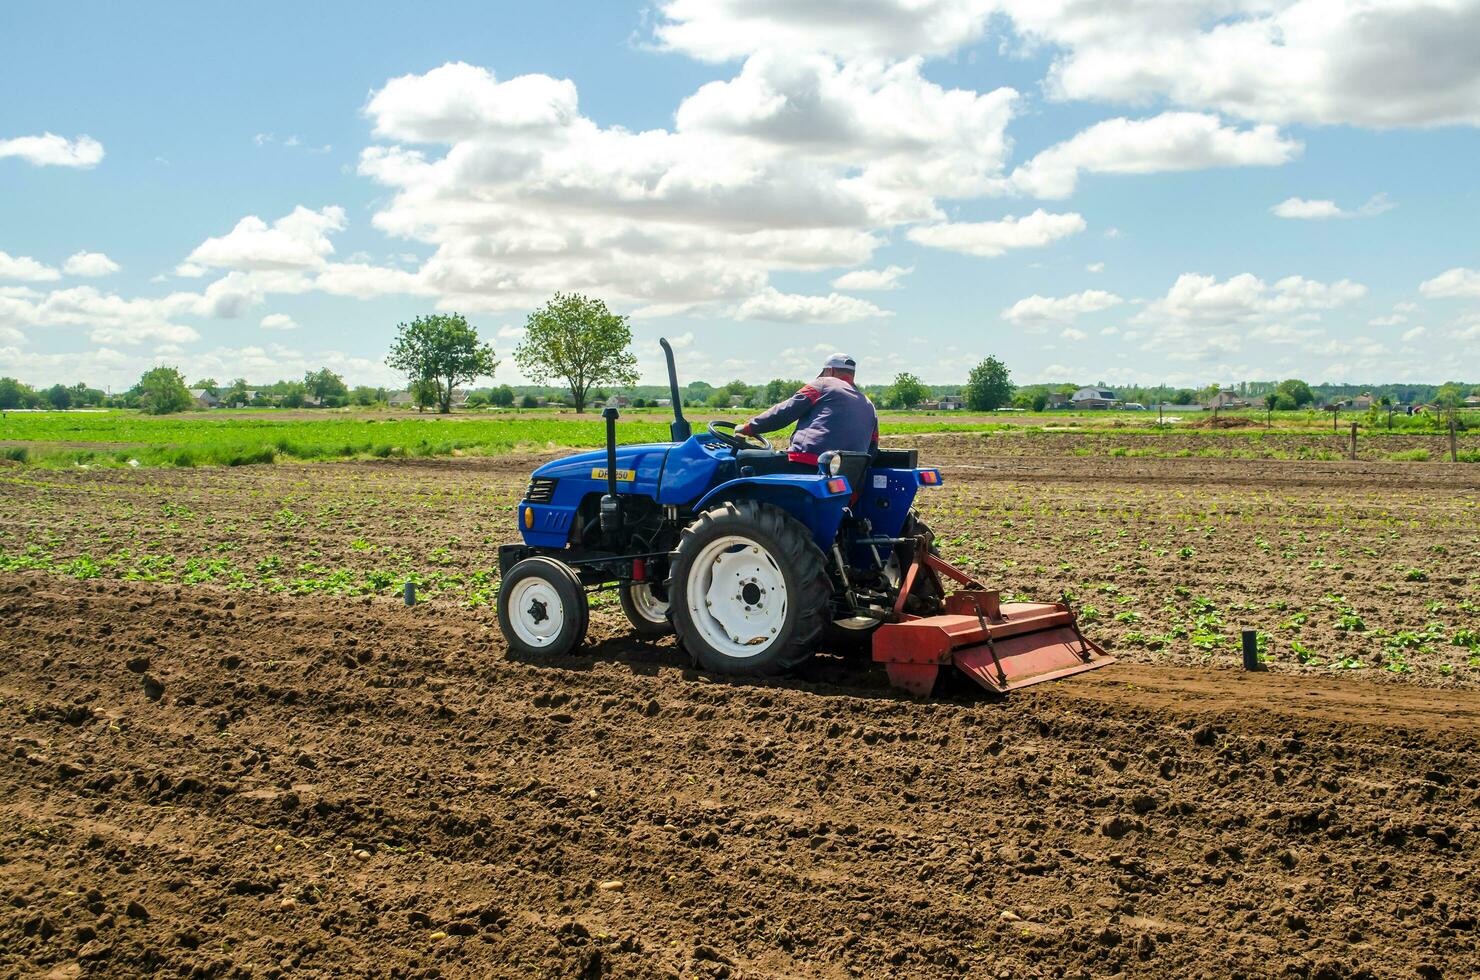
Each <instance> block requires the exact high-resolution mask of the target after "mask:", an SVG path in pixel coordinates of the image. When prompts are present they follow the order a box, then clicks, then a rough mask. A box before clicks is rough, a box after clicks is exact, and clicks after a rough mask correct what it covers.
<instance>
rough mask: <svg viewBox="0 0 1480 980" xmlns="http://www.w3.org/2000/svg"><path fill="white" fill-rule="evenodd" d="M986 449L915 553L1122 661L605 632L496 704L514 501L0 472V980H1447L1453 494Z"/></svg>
mask: <svg viewBox="0 0 1480 980" xmlns="http://www.w3.org/2000/svg"><path fill="white" fill-rule="evenodd" d="M983 442H984V441H983V440H972V439H942V440H939V441H937V442H936V443H934V444H932V446H931V449H930V453H931V456H932V459H939V460H941V461H943V463H944V467H945V472H946V476H947V480H948V484H947V487H946V489H944V490H942V491H940V492H939V493H937V494H935V495H934V496H932V497H927V498H926V499H925V501H924V503H925V506H926V513H927V516H928V518H929V520H930V521H931V523H932V525H933V526H934V527H935V528H936V531H937V534H938V536H939V538H940V540H941V542H942V550H943V551H944V552H945V553H946V554H947V555H948V556H950V557H959V558H962V559H963V562H964V563H967V564H970V565H971V566H972V567H973V568H974V569H975V570H976V571H977V572H978V574H980V575H981V576H983V577H986V578H989V579H990V580H991V581H992V582H993V584H1000V585H1002V586H1003V587H1004V588H1006V589H1009V590H1010V591H1013V592H1016V593H1017V594H1020V595H1031V596H1035V597H1043V598H1052V597H1055V596H1056V595H1057V594H1058V593H1060V592H1063V591H1070V592H1072V593H1074V594H1075V595H1074V598H1075V601H1076V603H1077V604H1078V605H1079V607H1080V609H1081V610H1084V609H1085V607H1086V606H1093V607H1095V608H1096V609H1097V610H1098V612H1099V615H1098V616H1097V617H1089V618H1090V619H1091V620H1093V621H1092V622H1091V623H1090V626H1089V632H1090V635H1091V636H1092V637H1093V638H1095V639H1096V640H1098V641H1100V642H1102V643H1103V644H1104V645H1106V646H1109V647H1111V648H1112V649H1113V652H1114V653H1115V654H1116V655H1117V656H1118V657H1120V658H1121V660H1122V662H1121V663H1120V664H1118V665H1116V666H1114V667H1110V668H1107V669H1104V670H1100V671H1095V672H1092V673H1089V674H1085V675H1081V676H1078V677H1075V678H1073V679H1071V680H1068V681H1064V682H1060V683H1056V684H1051V685H1044V686H1041V687H1037V688H1032V689H1029V690H1026V691H1022V692H1018V693H1017V694H1014V695H1013V696H1011V697H1009V698H1007V699H993V698H989V697H987V696H986V695H985V694H982V693H981V692H977V691H975V690H973V689H970V688H967V687H965V686H955V687H947V688H944V689H942V690H940V691H938V692H937V697H936V698H935V699H934V700H933V701H930V702H921V701H917V700H913V699H910V698H907V697H902V696H899V695H896V694H895V693H894V692H893V691H891V690H890V689H889V688H888V687H887V685H886V684H885V683H884V679H883V677H882V675H881V674H880V673H879V672H877V671H875V670H874V669H872V667H871V666H870V665H868V664H867V663H856V662H851V661H846V660H843V659H839V658H836V657H832V656H822V657H819V658H818V659H817V660H816V661H815V662H814V663H813V664H812V665H810V666H809V667H808V669H807V670H806V671H805V672H804V674H803V675H802V676H800V677H795V678H787V679H783V680H775V681H761V682H754V681H744V682H740V681H728V680H724V679H720V678H713V677H709V676H705V675H702V674H697V673H695V672H693V671H692V670H691V669H689V667H688V665H687V664H686V663H685V662H684V661H683V660H682V659H681V657H680V656H679V654H678V653H677V651H676V650H675V649H674V647H673V646H672V644H671V643H669V642H666V641H665V642H660V643H656V644H645V643H641V642H637V641H634V640H632V639H630V638H629V637H628V636H627V634H626V632H625V630H624V629H623V621H622V619H621V615H620V613H619V612H617V611H615V608H614V604H612V603H606V604H603V605H600V606H598V608H597V609H596V610H595V612H594V614H593V626H592V635H591V637H590V642H589V643H588V645H587V647H586V648H584V649H583V650H582V651H581V654H580V655H579V656H577V657H572V658H565V659H561V660H560V661H558V662H555V661H551V662H518V661H512V660H510V659H509V658H508V657H507V656H506V651H505V647H504V645H503V643H502V641H501V639H500V638H499V636H498V633H497V630H496V627H495V625H494V619H493V616H492V612H491V609H490V608H488V607H487V606H486V605H485V604H482V603H485V602H486V595H485V593H486V590H487V589H488V588H491V586H489V585H488V584H487V572H488V569H489V568H490V566H491V565H492V564H493V555H494V553H495V551H496V547H497V544H498V543H500V542H501V541H503V540H506V539H507V538H508V537H509V534H508V531H507V528H508V526H509V523H510V516H511V515H510V507H511V505H512V503H513V501H514V500H515V499H516V498H517V496H518V492H519V488H520V487H521V486H522V482H523V479H524V474H525V473H527V470H528V468H529V466H530V465H531V464H532V462H533V461H532V460H530V459H508V460H489V461H477V462H473V461H468V460H448V461H442V462H434V463H425V464H411V463H380V464H366V465H360V464H327V465H316V466H294V467H261V468H247V469H242V470H201V471H183V472H163V471H143V470H140V471H123V472H64V473H39V472H37V471H29V470H27V471H10V472H9V473H8V474H7V482H6V483H5V484H4V491H3V493H4V495H5V501H6V507H5V509H4V513H3V514H0V548H3V554H4V555H5V556H8V558H9V564H8V565H7V566H6V567H8V568H10V569H11V570H10V571H9V572H7V573H5V574H3V575H0V650H3V651H4V658H3V660H0V664H3V666H0V738H3V740H4V745H3V755H0V842H3V851H0V899H3V901H4V906H3V908H0V973H4V974H7V975H10V974H14V975H39V976H57V977H66V976H79V975H97V976H120V975H136V974H142V973H158V974H161V975H169V976H192V975H193V976H242V977H248V976H252V977H255V976H264V977H276V976H338V975H344V974H369V975H377V976H397V977H410V976H509V977H527V976H548V977H573V976H576V977H593V978H594V977H601V976H614V977H615V976H640V977H646V976H655V977H696V976H697V977H725V976H731V977H772V976H778V977H779V976H786V977H791V976H802V977H837V978H845V977H877V976H897V977H918V976H924V977H975V976H988V977H1023V976H1044V977H1049V976H1068V977H1102V976H1104V977H1109V976H1115V975H1127V976H1190V977H1228V976H1249V977H1254V976H1261V977H1262V976H1290V977H1329V978H1338V977H1350V976H1374V977H1388V976H1397V977H1413V976H1420V977H1439V976H1444V977H1468V976H1473V975H1476V974H1477V973H1480V953H1477V951H1476V947H1477V933H1476V914H1477V913H1476V909H1477V907H1480V857H1477V854H1480V851H1477V848H1480V767H1477V766H1476V763H1475V758H1476V752H1477V749H1480V690H1477V689H1476V683H1475V681H1476V674H1477V668H1476V667H1474V666H1473V665H1472V664H1471V662H1470V658H1471V657H1472V656H1473V655H1474V649H1473V647H1471V646H1469V645H1467V643H1466V642H1465V637H1466V636H1467V635H1471V634H1467V633H1466V632H1465V631H1466V630H1474V629H1475V628H1476V627H1477V626H1480V617H1477V615H1476V613H1475V603H1476V602H1477V601H1480V588H1477V586H1480V580H1477V572H1476V568H1475V563H1474V555H1475V553H1476V546H1477V543H1480V511H1477V487H1476V485H1475V478H1474V477H1473V476H1470V475H1469V474H1471V473H1473V472H1474V470H1473V469H1472V468H1468V467H1465V466H1458V467H1454V466H1446V465H1440V464H1392V463H1380V462H1356V463H1296V462H1276V461H1269V462H1256V461H1219V460H1197V459H1187V460H1150V459H1136V458H1130V459H1065V458H1047V457H1045V458H1041V459H1035V458H1015V459H1012V460H999V459H994V458H992V457H990V456H988V455H986V454H985V453H984V452H983V450H982V446H983ZM988 444H989V443H988ZM1096 532H1097V533H1096ZM1122 532H1124V533H1122ZM1260 542H1264V543H1265V544H1268V545H1269V547H1268V549H1266V548H1264V547H1263V546H1262V545H1261V544H1260ZM1184 549H1191V551H1192V553H1191V554H1184ZM1287 552H1291V553H1293V554H1291V555H1287V554H1286V553H1287ZM84 557H85V558H86V559H87V562H85V563H84V562H82V561H81V559H82V558H84ZM22 558H25V559H26V560H25V561H22V560H21V559H22ZM166 559H170V560H168V561H167V560H166ZM192 560H193V562H194V563H193V564H192ZM211 562H216V563H217V564H215V565H211V564H210V563H211ZM305 566H307V568H305ZM1414 569H1417V570H1419V571H1420V572H1422V575H1414V574H1412V572H1413V570H1414ZM379 573H384V574H385V575H389V576H390V577H391V578H392V579H393V581H392V582H390V583H385V582H383V581H382V579H381V577H379ZM1348 573H1350V574H1348ZM407 574H413V575H415V576H416V577H417V578H418V579H420V580H422V581H423V582H424V583H425V586H426V588H425V592H424V594H425V595H428V596H429V597H430V599H431V601H430V602H428V603H425V604H422V605H418V606H417V607H415V608H411V609H407V608H405V607H403V606H400V605H398V604H397V603H396V601H395V600H394V599H393V597H392V596H391V594H390V593H392V592H393V591H395V590H396V589H398V588H399V582H400V580H401V578H403V577H404V576H405V575H407ZM480 576H481V577H480ZM1104 586H1110V587H1111V588H1110V589H1105V588H1104ZM1184 592H1185V594H1184ZM1330 596H1334V597H1336V598H1335V599H1330V598H1328V597H1330ZM1126 597H1129V600H1130V601H1121V600H1123V599H1125V598H1126ZM1124 612H1133V613H1135V614H1136V619H1134V620H1128V619H1117V618H1116V617H1117V616H1118V615H1119V614H1121V613H1124ZM1297 614H1303V615H1304V617H1305V618H1304V620H1303V621H1301V622H1298V623H1293V625H1291V626H1290V627H1289V628H1285V624H1286V623H1288V622H1291V621H1292V620H1293V619H1294V617H1295V616H1296V615H1297ZM1346 617H1355V618H1356V619H1359V620H1361V621H1362V625H1361V628H1360V629H1359V628H1357V627H1356V625H1355V623H1354V622H1353V621H1352V620H1351V619H1350V618H1346ZM1430 624H1433V628H1431V626H1430ZM1184 627H1185V631H1184V632H1183V634H1182V635H1177V634H1178V631H1179V630H1183V629H1184ZM1239 628H1249V629H1259V630H1261V631H1263V632H1265V633H1266V634H1267V638H1266V648H1267V651H1268V653H1269V656H1270V658H1271V659H1270V663H1269V666H1270V668H1271V670H1270V671H1268V672H1264V673H1258V674H1245V673H1242V672H1240V671H1237V670H1234V669H1232V665H1233V663H1234V662H1235V661H1236V657H1237V651H1236V648H1235V645H1234V637H1235V636H1236V633H1237V630H1238V629H1239ZM1405 632H1407V633H1411V634H1413V636H1412V638H1411V639H1412V642H1411V643H1410V642H1409V640H1408V639H1402V640H1399V639H1398V637H1400V636H1401V635H1402V634H1403V633H1405ZM1132 633H1139V634H1141V639H1140V640H1139V641H1134V640H1129V639H1128V636H1129V635H1130V634H1132ZM1210 635H1211V636H1216V637H1217V639H1214V640H1211V641H1209V640H1208V637H1209V636H1210ZM1456 637H1458V640H1456ZM1152 641H1158V642H1152ZM1292 641H1297V642H1299V643H1300V645H1301V646H1302V647H1303V648H1304V649H1305V650H1306V651H1307V653H1308V656H1307V657H1304V658H1302V657H1301V656H1298V655H1297V654H1296V653H1295V652H1294V650H1293V648H1292V647H1291V642H1292ZM1204 643H1209V644H1210V645H1206V646H1204V645H1201V644H1204ZM1302 659H1304V660H1305V662H1303V663H1302ZM1347 660H1351V661H1355V662H1356V664H1355V665H1353V664H1344V661H1347ZM1395 664H1396V665H1397V667H1398V668H1400V669H1394V667H1395ZM1401 668H1407V669H1401Z"/></svg>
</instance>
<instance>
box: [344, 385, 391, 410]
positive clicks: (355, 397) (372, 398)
mask: <svg viewBox="0 0 1480 980" xmlns="http://www.w3.org/2000/svg"><path fill="white" fill-rule="evenodd" d="M349 400H350V404H352V405H360V406H365V407H368V406H370V405H374V404H377V403H379V402H383V401H385V393H384V392H382V391H381V390H380V389H379V388H372V387H370V386H369V385H355V387H354V389H353V390H352V391H351V392H350V393H349Z"/></svg>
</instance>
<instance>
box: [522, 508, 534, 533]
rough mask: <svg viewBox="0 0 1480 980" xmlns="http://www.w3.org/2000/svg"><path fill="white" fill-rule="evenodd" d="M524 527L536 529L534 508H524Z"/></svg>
mask: <svg viewBox="0 0 1480 980" xmlns="http://www.w3.org/2000/svg"><path fill="white" fill-rule="evenodd" d="M524 526H525V527H526V528H532V527H534V508H533V507H526V508H524Z"/></svg>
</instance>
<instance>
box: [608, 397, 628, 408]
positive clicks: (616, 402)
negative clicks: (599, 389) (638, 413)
mask: <svg viewBox="0 0 1480 980" xmlns="http://www.w3.org/2000/svg"><path fill="white" fill-rule="evenodd" d="M631 404H632V399H630V398H628V397H627V396H626V395H612V396H611V397H610V398H608V399H607V400H606V407H607V408H626V407H627V406H628V405H631Z"/></svg>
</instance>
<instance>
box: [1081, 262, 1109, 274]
mask: <svg viewBox="0 0 1480 980" xmlns="http://www.w3.org/2000/svg"><path fill="white" fill-rule="evenodd" d="M1084 271H1085V272H1104V271H1105V263H1103V262H1091V263H1090V264H1089V265H1087V266H1085V267H1084Z"/></svg>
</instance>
